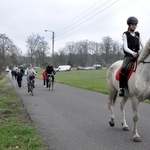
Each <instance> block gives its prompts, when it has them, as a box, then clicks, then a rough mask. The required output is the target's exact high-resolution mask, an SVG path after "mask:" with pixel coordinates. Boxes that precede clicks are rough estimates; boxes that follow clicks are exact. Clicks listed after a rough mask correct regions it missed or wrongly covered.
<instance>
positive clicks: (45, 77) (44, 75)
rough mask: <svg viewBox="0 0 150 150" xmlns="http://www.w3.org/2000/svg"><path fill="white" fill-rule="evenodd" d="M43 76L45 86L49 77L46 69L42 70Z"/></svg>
mask: <svg viewBox="0 0 150 150" xmlns="http://www.w3.org/2000/svg"><path fill="white" fill-rule="evenodd" d="M42 77H43V85H44V87H45V85H46V79H47V76H46V70H44V71H43V72H42Z"/></svg>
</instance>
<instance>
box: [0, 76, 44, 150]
mask: <svg viewBox="0 0 150 150" xmlns="http://www.w3.org/2000/svg"><path fill="white" fill-rule="evenodd" d="M6 83H9V80H8V79H7V78H3V79H2V80H0V150H8V149H19V150H44V149H46V148H45V146H44V144H43V143H42V141H41V139H40V136H39V135H38V134H37V132H36V128H35V126H34V125H33V124H32V122H31V121H30V120H29V117H28V116H27V114H26V112H25V110H24V108H23V106H22V103H21V101H20V99H19V97H18V96H17V95H16V93H15V92H14V89H12V87H11V86H9V85H7V84H6Z"/></svg>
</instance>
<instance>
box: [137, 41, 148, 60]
mask: <svg viewBox="0 0 150 150" xmlns="http://www.w3.org/2000/svg"><path fill="white" fill-rule="evenodd" d="M149 53H150V39H149V40H148V41H147V42H146V44H145V47H144V48H143V50H142V52H141V54H140V56H139V59H138V62H140V61H144V60H145V59H146V58H147V56H148V55H149Z"/></svg>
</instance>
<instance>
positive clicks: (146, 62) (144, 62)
mask: <svg viewBox="0 0 150 150" xmlns="http://www.w3.org/2000/svg"><path fill="white" fill-rule="evenodd" d="M139 62H142V63H143V64H148V63H150V61H139Z"/></svg>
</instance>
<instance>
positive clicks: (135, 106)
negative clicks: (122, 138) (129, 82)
mask: <svg viewBox="0 0 150 150" xmlns="http://www.w3.org/2000/svg"><path fill="white" fill-rule="evenodd" d="M138 104H139V102H138V100H137V99H132V109H133V141H134V142H141V141H142V140H141V138H140V136H139V134H138V130H137V121H138V113H137V110H138Z"/></svg>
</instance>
